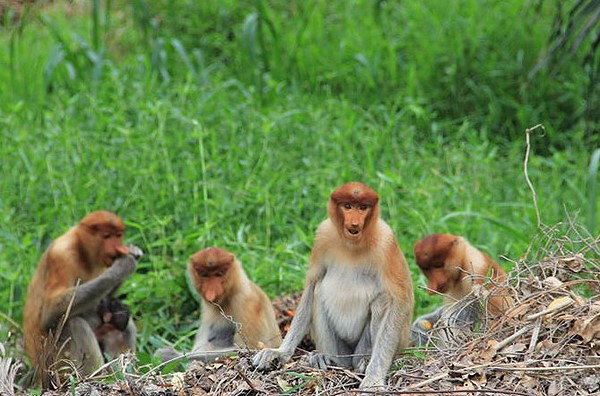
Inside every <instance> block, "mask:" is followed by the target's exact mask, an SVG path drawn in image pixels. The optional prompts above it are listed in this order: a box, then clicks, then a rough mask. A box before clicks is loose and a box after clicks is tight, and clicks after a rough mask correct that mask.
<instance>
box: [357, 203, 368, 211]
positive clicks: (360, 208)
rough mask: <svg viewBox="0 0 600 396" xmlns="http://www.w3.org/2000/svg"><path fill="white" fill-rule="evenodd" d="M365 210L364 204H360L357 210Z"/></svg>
mask: <svg viewBox="0 0 600 396" xmlns="http://www.w3.org/2000/svg"><path fill="white" fill-rule="evenodd" d="M367 208H368V206H367V205H365V204H360V205H359V206H358V209H359V210H361V211H365V210H367Z"/></svg>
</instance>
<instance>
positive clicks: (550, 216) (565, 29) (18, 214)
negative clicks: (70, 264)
mask: <svg viewBox="0 0 600 396" xmlns="http://www.w3.org/2000/svg"><path fill="white" fill-rule="evenodd" d="M599 4H600V2H599V1H593V0H592V1H581V0H570V1H561V0H545V1H542V0H537V1H535V0H505V1H501V2H500V1H492V0H455V1H446V0H428V1H420V2H417V1H401V0H395V1H392V0H388V1H382V0H351V1H342V0H339V1H337V0H334V1H324V0H271V1H266V0H252V1H250V0H246V1H237V0H218V1H217V0H215V1H212V0H210V1H209V0H205V1H192V0H180V1H170V0H156V1H150V0H104V1H101V0H91V1H83V0H75V1H59V0H54V1H23V0H2V1H0V18H1V19H0V171H1V172H2V178H1V179H0V279H1V281H0V282H2V288H1V289H0V304H1V305H2V306H3V307H4V308H3V310H2V312H0V342H2V343H5V344H8V345H10V346H12V350H13V351H14V353H15V355H18V354H20V353H21V352H20V345H19V337H20V336H21V334H20V331H21V327H20V323H21V321H22V307H23V301H24V298H25V293H26V287H27V284H28V281H29V279H30V277H31V275H32V273H33V271H34V269H35V265H36V262H37V260H38V259H39V257H40V255H41V253H42V252H43V251H44V250H45V248H46V247H47V246H48V244H49V243H50V241H51V240H52V239H53V238H55V237H56V236H58V235H60V234H61V233H63V232H64V231H65V230H66V229H67V228H68V227H69V226H71V225H73V224H75V223H76V222H77V221H78V220H79V219H80V218H81V217H83V215H85V214H86V213H87V212H89V211H91V210H96V209H107V210H111V211H114V212H116V213H118V214H119V215H121V216H122V217H123V218H124V219H125V220H126V223H127V225H128V235H127V238H128V240H129V241H130V242H132V243H136V244H138V245H139V246H140V247H142V249H143V250H144V251H145V252H146V253H147V255H146V256H145V258H144V259H143V261H142V263H141V264H140V266H139V268H138V271H137V272H136V274H134V275H133V276H132V278H131V279H130V280H129V281H128V282H127V283H126V284H125V285H124V287H123V292H124V293H125V294H126V301H127V303H128V304H129V305H130V306H131V308H132V311H133V313H134V315H135V318H136V320H137V323H138V329H139V332H140V336H139V349H140V359H141V361H142V362H144V361H145V362H147V361H148V360H149V356H150V355H151V354H152V352H153V351H154V349H155V348H157V347H159V346H162V345H163V344H165V343H168V344H172V345H175V346H177V347H179V348H187V347H189V346H190V344H191V338H190V337H191V335H192V333H193V332H194V330H195V328H196V326H197V324H198V322H197V318H198V314H199V313H198V305H197V302H196V301H195V297H194V295H193V294H192V293H190V291H189V290H188V287H187V284H186V278H185V264H186V260H187V258H188V257H189V255H191V254H192V253H194V252H195V251H197V250H198V249H201V248H204V247H208V246H213V245H217V246H221V247H224V248H227V249H229V250H231V251H233V252H234V253H236V254H237V255H238V257H239V258H240V259H241V260H242V262H243V263H244V266H245V268H246V270H247V272H248V273H249V275H250V276H251V278H253V279H254V280H255V281H256V282H257V283H258V284H259V285H261V286H262V287H263V288H264V289H265V290H266V291H267V292H268V294H269V295H270V296H271V297H274V296H277V295H282V294H286V293H289V292H292V291H297V290H299V289H300V288H301V287H302V282H303V277H304V273H305V268H306V265H307V259H308V254H309V251H310V248H311V245H312V238H313V235H314V230H315V228H316V226H317V225H318V223H319V222H320V221H321V220H323V219H324V217H325V216H326V210H325V206H326V201H327V197H328V195H329V193H330V192H331V191H332V190H333V189H334V188H335V187H336V186H338V185H340V184H342V183H344V182H346V181H349V180H359V181H363V182H365V183H367V184H369V185H370V186H371V187H373V188H374V189H376V190H377V191H378V192H379V193H380V195H381V197H382V215H383V217H384V218H385V219H386V221H388V222H389V223H390V225H391V226H392V228H393V229H394V230H395V232H396V235H397V238H398V240H399V242H400V244H401V246H402V248H403V250H404V252H405V254H406V256H407V258H408V260H409V262H410V264H411V269H412V271H413V278H414V281H415V284H416V286H417V287H416V300H417V308H416V314H420V313H423V312H426V311H428V310H430V309H432V307H433V306H435V305H437V304H439V303H440V300H439V299H437V298H432V297H429V296H427V294H426V292H425V291H424V290H423V289H422V286H424V285H425V282H424V278H423V276H422V275H421V274H420V273H419V271H418V269H417V268H416V266H415V265H414V262H413V256H412V245H413V244H414V242H416V241H417V240H418V239H419V238H421V237H423V236H425V235H426V234H427V233H431V232H451V233H455V234H461V235H464V236H465V237H467V238H468V239H469V240H471V242H472V243H473V244H474V245H476V246H478V247H480V248H482V249H484V250H486V251H487V252H489V254H490V255H491V256H492V257H494V258H497V259H498V260H499V261H500V262H501V264H502V265H503V266H504V267H505V268H506V269H510V268H511V260H518V259H519V257H521V255H523V254H524V253H525V252H526V250H527V247H528V245H529V243H530V242H531V239H532V237H533V236H534V235H535V234H536V232H538V228H537V226H536V223H537V218H536V213H535V208H534V205H533V203H532V202H533V201H532V194H531V191H530V190H529V188H528V186H527V184H526V182H525V177H524V172H523V165H524V162H523V160H524V153H525V130H526V129H527V128H530V127H533V126H534V125H537V124H542V125H543V128H538V129H536V130H535V131H533V132H532V135H531V139H532V145H531V153H530V158H529V164H528V171H529V176H530V178H531V180H532V183H533V185H534V187H535V189H536V192H537V196H538V201H539V202H538V204H539V209H540V213H541V221H542V223H543V224H547V225H550V224H555V223H557V222H561V221H568V220H574V221H577V222H579V223H581V224H582V225H583V226H584V227H585V228H586V229H587V232H589V233H591V234H593V235H595V236H597V235H598V233H599V231H600V226H599V224H598V221H597V215H596V213H597V209H598V192H597V184H598V161H599V157H600V149H599V147H600V133H599V125H600V112H599V111H598V108H599V104H600V101H599V98H600V95H599V92H600V82H599V81H598V76H599V65H600V59H599V57H600V53H599V52H598V51H597V47H598V43H599V29H598V18H599V17H600V11H599V10H600V5H599Z"/></svg>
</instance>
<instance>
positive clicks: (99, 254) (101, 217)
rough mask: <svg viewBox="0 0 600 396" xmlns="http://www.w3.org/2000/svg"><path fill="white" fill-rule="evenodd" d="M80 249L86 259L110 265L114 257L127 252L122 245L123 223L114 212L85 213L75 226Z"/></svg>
mask: <svg viewBox="0 0 600 396" xmlns="http://www.w3.org/2000/svg"><path fill="white" fill-rule="evenodd" d="M76 232H77V235H78V236H79V238H80V240H81V242H82V243H81V249H82V250H83V253H84V255H85V257H87V261H88V262H90V263H99V264H103V265H105V266H107V267H110V266H111V265H112V263H113V262H114V261H115V259H116V258H118V257H119V256H124V255H126V254H128V253H129V249H128V248H127V246H125V245H123V237H124V236H125V224H124V223H123V220H121V218H119V216H117V215H116V214H114V213H111V212H107V211H104V210H100V211H96V212H92V213H89V214H88V215H86V216H85V217H84V218H83V219H81V221H80V222H79V225H78V226H77V230H76Z"/></svg>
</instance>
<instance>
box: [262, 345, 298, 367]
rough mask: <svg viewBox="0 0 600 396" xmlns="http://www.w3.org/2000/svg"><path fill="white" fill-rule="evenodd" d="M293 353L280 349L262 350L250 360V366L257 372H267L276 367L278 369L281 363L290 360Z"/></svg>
mask: <svg viewBox="0 0 600 396" xmlns="http://www.w3.org/2000/svg"><path fill="white" fill-rule="evenodd" d="M293 353H294V351H293V350H292V352H288V351H283V350H281V348H277V349H271V348H267V349H263V350H261V351H259V352H258V353H257V354H256V355H254V357H253V358H252V365H253V366H254V367H256V368H257V369H258V370H262V371H269V370H272V369H274V368H276V367H280V366H281V365H282V364H283V363H285V362H287V361H288V360H290V358H291V357H292V354H293Z"/></svg>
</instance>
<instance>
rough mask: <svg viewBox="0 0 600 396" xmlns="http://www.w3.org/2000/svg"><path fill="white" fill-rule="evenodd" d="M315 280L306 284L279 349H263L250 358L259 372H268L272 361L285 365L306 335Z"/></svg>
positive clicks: (310, 315)
mask: <svg viewBox="0 0 600 396" xmlns="http://www.w3.org/2000/svg"><path fill="white" fill-rule="evenodd" d="M315 284H316V280H315V279H312V280H309V281H308V282H307V284H306V287H305V289H304V292H303V293H302V297H301V298H300V302H299V303H298V308H297V309H296V315H295V316H294V319H293V320H292V324H291V325H290V331H289V332H288V333H287V334H286V336H285V338H284V339H283V342H282V344H281V346H280V347H279V348H276V349H270V348H267V349H263V350H262V351H259V352H258V353H257V354H256V355H254V357H253V358H252V364H253V365H254V367H256V368H258V369H259V370H268V369H270V367H271V364H272V363H273V362H274V361H276V360H277V361H278V362H279V363H285V362H286V361H288V360H289V359H290V357H292V355H293V354H294V350H295V349H296V346H298V344H300V342H301V341H302V338H303V337H304V336H305V335H306V334H307V333H308V330H309V328H310V321H311V317H312V307H313V300H314V294H315Z"/></svg>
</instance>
